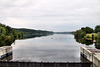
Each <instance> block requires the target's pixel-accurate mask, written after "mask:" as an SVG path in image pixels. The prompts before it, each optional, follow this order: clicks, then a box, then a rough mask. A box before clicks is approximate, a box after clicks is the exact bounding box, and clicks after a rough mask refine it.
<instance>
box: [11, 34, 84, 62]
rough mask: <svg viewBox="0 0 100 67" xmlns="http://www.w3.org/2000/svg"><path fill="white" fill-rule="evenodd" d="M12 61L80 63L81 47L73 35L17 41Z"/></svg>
mask: <svg viewBox="0 0 100 67" xmlns="http://www.w3.org/2000/svg"><path fill="white" fill-rule="evenodd" d="M12 46H13V59H12V61H16V60H18V61H36V62H40V61H44V62H46V61H47V62H54V61H55V62H67V61H68V62H79V61H80V46H82V44H79V43H77V42H76V41H75V39H74V36H73V35H71V34H54V35H50V36H44V37H37V38H31V39H25V40H16V41H15V44H14V43H13V44H12Z"/></svg>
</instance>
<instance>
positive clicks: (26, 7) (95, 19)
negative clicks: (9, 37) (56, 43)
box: [0, 0, 100, 31]
mask: <svg viewBox="0 0 100 67" xmlns="http://www.w3.org/2000/svg"><path fill="white" fill-rule="evenodd" d="M0 10H1V11H0V18H1V19H0V22H2V23H5V24H6V23H7V24H8V22H9V25H11V26H12V25H15V26H13V27H27V28H35V29H47V30H54V31H66V30H76V29H78V28H80V27H82V26H90V27H94V26H95V25H97V24H99V22H100V20H99V19H100V1H99V0H88V1H87V0H46V1H45V0H9V1H7V0H0ZM9 18H10V20H8V19H9ZM5 20H6V22H5ZM7 20H8V22H7ZM14 20H18V21H19V22H18V23H17V24H20V23H21V21H27V22H25V23H24V22H23V25H21V26H19V25H17V26H16V24H15V23H10V21H14ZM73 24H74V25H73ZM44 25H45V27H44ZM46 25H47V26H46ZM74 27H75V28H74Z"/></svg>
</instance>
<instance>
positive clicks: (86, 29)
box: [81, 27, 93, 33]
mask: <svg viewBox="0 0 100 67" xmlns="http://www.w3.org/2000/svg"><path fill="white" fill-rule="evenodd" d="M81 30H83V31H85V32H86V33H93V29H92V28H90V27H85V28H84V27H82V28H81Z"/></svg>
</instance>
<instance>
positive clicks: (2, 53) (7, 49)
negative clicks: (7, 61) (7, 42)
mask: <svg viewBox="0 0 100 67" xmlns="http://www.w3.org/2000/svg"><path fill="white" fill-rule="evenodd" d="M10 54H12V46H2V47H0V59H2V58H4V57H7V56H8V55H10Z"/></svg>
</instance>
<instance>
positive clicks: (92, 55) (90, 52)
mask: <svg viewBox="0 0 100 67" xmlns="http://www.w3.org/2000/svg"><path fill="white" fill-rule="evenodd" d="M80 50H81V55H83V56H84V57H85V58H86V59H87V60H89V61H90V62H92V63H93V65H92V67H100V50H99V49H96V48H92V47H88V46H85V47H84V46H83V47H81V48H80Z"/></svg>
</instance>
